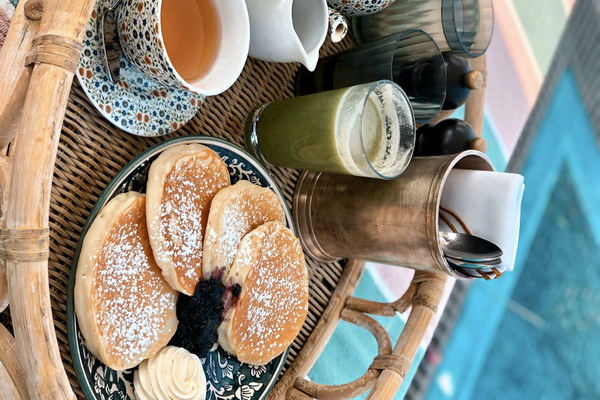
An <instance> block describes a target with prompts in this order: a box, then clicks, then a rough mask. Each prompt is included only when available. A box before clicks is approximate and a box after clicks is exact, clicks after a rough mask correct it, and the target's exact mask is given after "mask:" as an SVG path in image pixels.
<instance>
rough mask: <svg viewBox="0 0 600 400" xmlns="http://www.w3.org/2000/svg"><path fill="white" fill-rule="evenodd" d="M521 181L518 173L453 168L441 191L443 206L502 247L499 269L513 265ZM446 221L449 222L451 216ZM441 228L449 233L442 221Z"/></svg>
mask: <svg viewBox="0 0 600 400" xmlns="http://www.w3.org/2000/svg"><path fill="white" fill-rule="evenodd" d="M523 181H524V179H523V176H521V175H518V174H511V173H505V172H492V171H478V170H464V169H454V170H452V171H450V174H449V176H448V179H447V181H446V184H445V186H444V189H443V191H442V199H441V205H442V206H443V207H445V208H447V209H449V210H452V211H453V212H454V213H456V214H457V215H458V216H460V218H461V219H462V220H463V221H464V222H465V224H466V225H467V227H468V228H469V229H470V230H471V233H472V234H473V235H475V236H479V237H481V238H483V239H486V240H489V241H490V242H492V243H494V244H496V245H497V246H498V247H500V249H502V252H503V253H504V254H503V255H502V264H501V265H500V266H499V267H498V270H499V271H500V272H504V271H512V270H513V268H514V264H515V258H516V256H517V246H518V242H519V225H520V219H521V200H522V198H523V190H524V188H525V185H524V183H523ZM440 213H442V211H440ZM449 220H450V221H451V222H452V220H453V219H452V217H449ZM453 224H454V225H455V226H457V227H459V226H460V225H458V224H455V223H454V222H453ZM440 230H442V231H445V232H451V230H450V228H449V227H448V226H447V225H446V224H445V223H443V222H442V221H441V220H440Z"/></svg>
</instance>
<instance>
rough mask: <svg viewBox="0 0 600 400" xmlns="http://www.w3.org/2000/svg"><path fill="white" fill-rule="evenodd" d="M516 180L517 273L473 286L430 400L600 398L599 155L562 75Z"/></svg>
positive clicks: (569, 79) (569, 77) (572, 85)
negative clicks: (519, 194) (519, 189)
mask: <svg viewBox="0 0 600 400" xmlns="http://www.w3.org/2000/svg"><path fill="white" fill-rule="evenodd" d="M521 173H522V174H523V175H524V176H525V193H524V197H523V204H522V218H521V236H520V240H519V251H518V254H517V263H516V264H517V265H516V268H515V271H513V272H512V273H510V274H506V275H505V276H503V277H502V279H499V280H498V281H492V282H476V283H475V284H474V285H473V286H472V288H471V291H470V293H469V295H468V297H467V300H466V302H465V305H464V308H463V312H462V314H461V316H460V318H459V319H458V322H457V325H456V327H455V329H454V332H453V334H452V336H451V338H450V341H449V343H448V346H447V348H446V350H445V352H444V359H443V362H442V364H441V365H440V367H439V368H438V372H437V376H436V377H435V378H434V382H433V384H432V386H431V388H430V391H429V393H428V395H427V400H438V399H460V400H479V399H485V400H487V399H491V400H494V399H511V400H512V399H536V400H537V399H548V400H563V399H569V400H570V399H598V398H600V381H599V380H598V379H599V378H600V341H599V340H598V337H600V307H599V306H600V290H599V289H600V260H599V259H598V255H600V147H599V143H598V142H597V139H596V137H595V134H594V131H593V128H592V126H591V124H590V120H589V115H588V114H587V111H586V110H585V107H584V106H583V103H582V100H581V96H580V94H579V91H578V88H577V84H576V82H575V79H574V76H573V74H572V73H571V71H569V70H567V71H565V72H564V73H563V76H562V78H561V79H560V81H559V83H558V85H557V87H556V89H555V94H554V96H553V98H552V101H551V102H550V104H549V106H548V109H547V110H546V111H545V116H544V118H543V120H542V122H541V124H540V126H539V130H538V132H537V133H536V135H535V138H534V139H533V144H532V146H531V148H530V149H529V153H528V156H527V159H526V160H525V163H524V166H523V170H522V171H521Z"/></svg>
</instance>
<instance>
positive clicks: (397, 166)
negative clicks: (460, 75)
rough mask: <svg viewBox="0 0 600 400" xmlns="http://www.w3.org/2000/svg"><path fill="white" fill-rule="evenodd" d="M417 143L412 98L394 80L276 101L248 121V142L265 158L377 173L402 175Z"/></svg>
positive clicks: (290, 164) (296, 165)
mask: <svg viewBox="0 0 600 400" xmlns="http://www.w3.org/2000/svg"><path fill="white" fill-rule="evenodd" d="M414 143H415V120H414V116H413V113H412V109H411V107H410V102H409V101H408V98H407V97H406V95H405V94H404V92H403V91H402V89H401V88H400V86H398V85H396V84H395V83H393V82H391V81H378V82H372V83H368V84H363V85H357V86H352V87H348V88H342V89H337V90H332V91H327V92H322V93H316V94H311V95H307V96H300V97H294V98H291V99H286V100H281V101H274V102H272V103H269V104H265V105H263V106H262V107H260V108H259V109H257V110H256V111H255V112H254V113H253V114H252V115H251V116H250V117H249V119H248V122H247V124H246V146H247V147H248V149H249V150H250V151H251V152H252V153H254V155H255V156H257V157H258V158H259V159H260V160H261V161H263V162H265V163H270V164H274V165H278V166H282V167H290V168H297V169H307V170H312V171H326V172H332V173H336V174H346V175H356V176H365V177H371V178H381V179H391V178H394V177H396V176H398V175H399V174H400V173H401V172H402V171H403V170H404V169H405V168H406V166H407V165H408V163H409V162H410V159H411V157H412V152H413V149H414Z"/></svg>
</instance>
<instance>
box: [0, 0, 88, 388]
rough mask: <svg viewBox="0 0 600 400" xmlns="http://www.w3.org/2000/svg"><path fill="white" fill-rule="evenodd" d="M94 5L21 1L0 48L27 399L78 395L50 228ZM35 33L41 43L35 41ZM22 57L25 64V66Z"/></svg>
mask: <svg viewBox="0 0 600 400" xmlns="http://www.w3.org/2000/svg"><path fill="white" fill-rule="evenodd" d="M93 3H94V2H93V1H92V0H62V1H50V0H46V1H41V0H28V1H25V2H21V3H19V5H18V7H17V9H16V11H15V15H14V17H13V18H14V19H13V22H12V24H11V28H10V31H9V33H8V35H7V37H6V41H5V43H4V46H3V47H2V50H1V52H0V76H1V77H2V83H1V85H0V99H2V101H1V102H0V104H1V105H0V121H2V126H1V132H2V134H1V137H0V147H2V148H3V147H5V146H6V145H7V143H8V142H9V141H10V140H11V139H12V138H13V137H14V135H16V136H18V137H19V140H18V141H17V142H16V143H14V144H13V146H14V155H13V156H12V157H11V158H12V164H13V168H12V170H11V177H12V178H11V181H10V185H9V186H8V187H9V191H8V201H7V203H6V204H5V206H6V214H5V220H4V225H5V226H4V228H3V229H2V231H0V237H3V238H4V243H3V244H4V249H3V257H4V258H5V259H6V272H7V277H8V287H9V297H10V304H11V316H12V320H13V328H14V331H15V338H16V349H17V356H18V359H19V361H20V364H21V368H22V369H23V371H27V374H25V376H24V378H25V382H26V385H27V390H28V393H29V397H30V398H34V399H68V398H75V395H74V394H73V391H72V389H71V386H70V384H69V381H68V379H67V376H66V373H65V371H64V367H63V365H62V360H61V357H60V353H59V351H58V345H57V341H56V333H55V331H54V323H53V320H52V311H51V306H50V294H49V287H48V242H47V230H48V217H49V210H50V190H51V184H52V175H53V172H54V163H55V160H56V151H57V146H58V141H59V139H60V129H61V126H62V121H63V117H64V113H65V109H66V105H67V100H68V97H69V91H70V88H71V82H72V80H73V72H74V69H75V66H76V64H77V60H78V57H79V48H78V47H77V44H79V43H81V40H82V39H83V31H84V28H85V26H86V24H87V22H88V21H89V18H90V15H91V12H92V7H93ZM34 37H35V38H37V39H38V41H39V42H38V43H39V44H40V45H45V49H42V48H41V47H40V46H37V47H38V48H37V49H36V48H35V47H33V39H34ZM44 39H48V40H44ZM36 50H45V51H44V52H41V51H36ZM65 51H66V53H67V55H65ZM28 57H29V58H28ZM26 59H27V61H28V62H27V63H28V64H30V65H27V66H26V65H25V64H26ZM68 61H71V62H72V63H74V64H75V66H74V67H73V68H72V69H71V70H69V69H66V68H65V64H66V63H68ZM15 63H16V64H15ZM21 110H23V111H24V112H22V113H21ZM7 238H10V239H12V238H14V239H16V240H10V241H9V240H7Z"/></svg>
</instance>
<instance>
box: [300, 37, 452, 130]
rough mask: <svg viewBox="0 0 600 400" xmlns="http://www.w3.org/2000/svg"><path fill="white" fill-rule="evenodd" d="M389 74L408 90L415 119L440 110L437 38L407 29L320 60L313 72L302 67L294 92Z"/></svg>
mask: <svg viewBox="0 0 600 400" xmlns="http://www.w3.org/2000/svg"><path fill="white" fill-rule="evenodd" d="M380 79H387V80H392V81H394V82H396V83H397V84H398V85H400V87H401V88H402V90H404V92H405V93H406V95H407V96H408V99H409V100H410V103H411V105H412V108H413V111H414V114H415V120H416V122H417V123H420V124H424V123H427V122H429V121H431V120H432V119H434V118H435V117H436V116H437V115H438V114H439V112H440V109H441V108H442V105H443V104H444V99H445V97H446V86H447V84H446V65H445V63H444V58H443V56H442V53H441V51H440V49H439V47H438V46H437V44H436V43H435V41H434V40H433V39H432V38H431V36H429V35H428V34H426V33H425V32H423V31H420V30H408V31H405V32H402V33H399V34H396V35H392V36H389V37H386V38H383V39H380V40H377V41H375V42H372V43H367V44H363V45H360V46H357V47H355V48H353V49H351V50H348V51H345V52H342V53H339V54H336V55H333V56H331V57H328V58H326V59H324V60H321V61H319V64H317V68H316V69H315V71H314V72H310V71H309V70H307V69H306V68H301V69H300V71H298V74H297V75H296V82H295V91H296V94H297V95H303V94H308V93H315V92H320V91H324V90H331V89H337V88H341V87H346V86H351V85H357V84H360V83H366V82H373V81H377V80H380Z"/></svg>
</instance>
